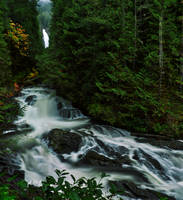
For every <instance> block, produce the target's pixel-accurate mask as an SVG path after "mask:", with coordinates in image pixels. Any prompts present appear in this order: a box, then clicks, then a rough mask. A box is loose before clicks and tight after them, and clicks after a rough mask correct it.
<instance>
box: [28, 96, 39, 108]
mask: <svg viewBox="0 0 183 200" xmlns="http://www.w3.org/2000/svg"><path fill="white" fill-rule="evenodd" d="M36 99H37V97H36V95H30V96H28V97H27V98H26V99H25V102H27V104H28V105H31V106H32V105H34V104H35V102H36Z"/></svg>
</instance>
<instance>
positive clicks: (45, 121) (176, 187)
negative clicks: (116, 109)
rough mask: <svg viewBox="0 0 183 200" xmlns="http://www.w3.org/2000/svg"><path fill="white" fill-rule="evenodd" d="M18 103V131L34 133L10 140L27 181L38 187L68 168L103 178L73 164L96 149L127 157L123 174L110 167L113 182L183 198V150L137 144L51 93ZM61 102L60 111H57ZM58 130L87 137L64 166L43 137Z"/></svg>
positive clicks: (29, 94) (36, 92) (29, 92)
mask: <svg viewBox="0 0 183 200" xmlns="http://www.w3.org/2000/svg"><path fill="white" fill-rule="evenodd" d="M29 99H31V101H29ZM17 100H18V102H19V103H20V106H21V107H22V108H24V113H23V116H19V118H18V120H17V121H16V122H15V124H16V125H17V127H18V129H19V130H20V131H23V130H24V129H25V127H26V125H29V126H30V127H31V128H32V130H30V131H29V132H28V133H26V134H19V135H15V136H14V137H12V136H11V138H10V140H12V141H13V143H14V144H13V145H14V149H15V150H16V151H17V153H18V157H17V159H18V160H19V165H20V167H21V169H22V170H23V171H24V172H25V180H26V181H27V182H28V183H31V184H34V185H40V184H41V181H42V180H44V179H45V177H46V176H48V175H52V176H54V177H56V174H55V170H56V169H60V170H62V169H66V170H67V171H68V172H70V173H72V174H74V175H75V176H76V177H77V178H78V177H82V176H85V177H93V176H99V174H100V173H101V171H102V169H100V168H96V167H92V166H91V167H83V166H82V165H81V166H80V165H79V166H77V167H75V165H72V163H77V162H79V161H80V159H81V155H82V156H85V155H86V154H87V153H88V152H89V151H91V150H92V151H94V152H97V154H99V155H102V156H105V157H106V158H110V159H114V160H115V159H118V160H119V159H122V158H124V157H125V158H127V159H128V162H126V163H121V169H120V170H117V171H115V168H114V169H110V166H108V169H109V170H106V171H108V173H109V174H110V177H108V179H109V180H131V181H133V182H135V183H136V184H137V186H138V187H141V188H149V189H153V190H155V191H160V192H162V193H165V194H168V195H170V196H174V197H175V198H176V199H177V200H181V199H182V196H183V151H181V150H172V149H169V148H167V147H165V148H160V147H155V146H152V145H150V144H148V143H143V142H140V141H139V142H138V141H137V140H136V138H135V137H132V136H130V133H129V132H127V131H125V130H122V129H118V128H114V127H110V126H106V125H97V124H92V123H90V119H89V118H88V117H86V116H84V115H83V114H82V113H81V112H80V111H79V110H78V109H75V108H73V107H72V105H71V104H70V103H69V102H67V101H66V100H64V99H62V98H58V97H56V95H55V92H54V91H53V90H50V89H45V88H27V89H23V90H22V92H21V95H20V96H19V97H18V98H17ZM59 104H61V108H59V109H58V107H59V106H58V105H59ZM55 128H59V129H63V130H70V131H71V132H73V133H74V132H77V131H78V132H83V133H85V135H86V137H83V138H82V145H81V147H80V149H79V150H78V151H77V152H71V153H69V154H63V155H62V156H63V158H65V160H66V161H68V162H62V161H61V160H60V159H59V158H58V156H57V154H56V153H55V152H54V151H53V150H52V149H50V148H49V147H48V145H47V143H46V142H44V140H43V139H42V137H43V135H45V134H47V133H48V132H49V131H51V130H52V129H55ZM11 145H12V143H11ZM104 146H105V147H104ZM154 163H156V165H154ZM145 179H146V180H147V181H145Z"/></svg>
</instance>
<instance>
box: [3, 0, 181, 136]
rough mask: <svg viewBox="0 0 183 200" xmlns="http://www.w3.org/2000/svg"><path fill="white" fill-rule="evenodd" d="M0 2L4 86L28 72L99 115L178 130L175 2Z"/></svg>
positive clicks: (154, 129) (150, 128) (133, 125)
mask: <svg viewBox="0 0 183 200" xmlns="http://www.w3.org/2000/svg"><path fill="white" fill-rule="evenodd" d="M0 4H1V6H0V8H1V10H0V12H1V13H0V45H1V48H0V62H1V65H0V67H1V74H0V76H1V78H0V85H1V90H2V91H3V90H5V89H6V90H8V91H10V89H9V88H11V87H12V86H13V84H14V83H17V84H18V85H20V86H22V85H24V84H26V81H28V80H30V79H31V78H32V77H31V75H30V73H32V76H35V75H36V76H37V77H36V83H38V82H39V83H44V84H46V85H48V86H49V87H54V88H56V89H57V91H58V92H59V93H60V94H62V96H65V97H66V98H67V99H70V100H72V102H73V103H74V104H76V105H77V106H79V107H82V109H83V110H84V111H85V112H86V113H88V114H89V115H90V116H92V117H94V118H95V119H97V120H101V121H104V122H106V123H109V124H112V125H115V126H118V127H123V128H126V129H127V130H131V131H134V132H144V133H147V132H148V133H158V134H159V133H160V134H168V135H176V136H177V135H181V134H182V131H183V121H182V117H183V116H182V109H183V106H182V98H183V96H182V95H183V91H182V84H183V82H182V79H183V78H182V77H183V73H182V71H183V64H182V62H183V61H182V2H181V1H180V0H179V1H178V0H164V1H161V0H148V1H143V0H133V1H132V0H131V1H126V0H124V1H121V0H103V1H98V0H93V1H86V0H78V1H65V0H59V1H54V0H53V1H52V9H51V6H50V4H48V3H44V2H43V6H42V7H40V6H37V4H38V2H37V1H36V0H32V1H28V0H22V1H16V2H15V1H14V0H8V1H5V0H1V2H0ZM15 5H16V6H15ZM37 7H38V9H37ZM50 9H51V11H50ZM37 10H38V11H39V17H38V11H37ZM39 22H40V24H39ZM42 28H45V29H46V31H47V33H48V34H49V36H50V47H49V48H47V49H44V48H43V41H42V32H41V29H42Z"/></svg>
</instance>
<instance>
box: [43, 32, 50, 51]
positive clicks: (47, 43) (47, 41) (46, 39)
mask: <svg viewBox="0 0 183 200" xmlns="http://www.w3.org/2000/svg"><path fill="white" fill-rule="evenodd" d="M43 40H44V46H45V48H48V47H49V37H48V34H47V32H46V30H45V29H43Z"/></svg>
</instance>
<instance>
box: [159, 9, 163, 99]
mask: <svg viewBox="0 0 183 200" xmlns="http://www.w3.org/2000/svg"><path fill="white" fill-rule="evenodd" d="M159 69H160V79H159V96H160V98H161V96H162V80H163V74H164V69H163V7H162V8H161V13H160V16H159Z"/></svg>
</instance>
